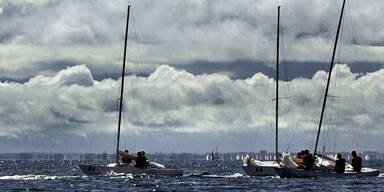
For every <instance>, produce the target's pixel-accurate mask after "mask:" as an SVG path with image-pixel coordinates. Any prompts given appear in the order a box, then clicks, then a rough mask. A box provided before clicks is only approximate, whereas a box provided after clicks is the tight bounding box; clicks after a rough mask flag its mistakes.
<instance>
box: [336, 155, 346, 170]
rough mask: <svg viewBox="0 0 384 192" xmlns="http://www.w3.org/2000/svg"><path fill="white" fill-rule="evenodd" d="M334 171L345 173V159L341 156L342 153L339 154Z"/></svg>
mask: <svg viewBox="0 0 384 192" xmlns="http://www.w3.org/2000/svg"><path fill="white" fill-rule="evenodd" d="M333 171H334V172H336V173H344V171H345V159H343V157H342V156H341V154H340V153H339V154H337V160H336V164H335V167H334V168H333Z"/></svg>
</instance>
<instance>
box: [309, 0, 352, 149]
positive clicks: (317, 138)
mask: <svg viewBox="0 0 384 192" xmlns="http://www.w3.org/2000/svg"><path fill="white" fill-rule="evenodd" d="M344 5H345V0H343V6H342V8H341V13H340V19H339V25H338V27H337V33H336V40H335V44H334V46H333V54H332V60H331V64H330V65H329V73H328V80H327V87H326V88H325V95H324V101H323V107H322V108H321V116H320V122H319V128H318V129H317V137H316V144H315V151H314V153H313V154H314V155H316V150H317V144H318V142H319V136H320V130H321V123H322V122H323V117H324V111H325V106H326V103H327V96H328V89H329V82H330V80H331V73H332V69H333V63H334V60H335V53H336V48H337V40H338V38H339V32H340V27H341V22H342V19H343V12H344Z"/></svg>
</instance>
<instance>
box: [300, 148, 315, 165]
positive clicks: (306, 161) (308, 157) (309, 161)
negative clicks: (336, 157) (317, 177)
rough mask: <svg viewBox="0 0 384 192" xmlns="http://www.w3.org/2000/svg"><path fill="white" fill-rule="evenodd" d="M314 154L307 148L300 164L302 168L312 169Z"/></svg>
mask: <svg viewBox="0 0 384 192" xmlns="http://www.w3.org/2000/svg"><path fill="white" fill-rule="evenodd" d="M313 163H314V160H313V156H312V154H310V153H309V150H308V149H306V150H305V151H304V153H303V156H302V162H301V163H300V165H299V168H300V169H305V170H310V169H312V168H313Z"/></svg>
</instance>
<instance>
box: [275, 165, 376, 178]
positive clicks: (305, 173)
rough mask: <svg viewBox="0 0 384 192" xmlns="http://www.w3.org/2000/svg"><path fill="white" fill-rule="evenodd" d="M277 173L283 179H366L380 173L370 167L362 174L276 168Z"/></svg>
mask: <svg viewBox="0 0 384 192" xmlns="http://www.w3.org/2000/svg"><path fill="white" fill-rule="evenodd" d="M275 171H276V173H277V174H278V175H279V177H281V178H310V177H366V176H378V175H379V171H378V170H377V169H372V168H368V167H363V168H362V169H361V171H360V172H354V171H353V170H345V172H344V173H335V172H333V171H331V170H324V169H316V168H313V169H311V170H304V169H296V168H286V167H278V168H275Z"/></svg>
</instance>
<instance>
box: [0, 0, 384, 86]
mask: <svg viewBox="0 0 384 192" xmlns="http://www.w3.org/2000/svg"><path fill="white" fill-rule="evenodd" d="M280 2H281V4H282V5H283V7H282V13H281V14H282V18H281V19H282V30H283V31H282V47H284V50H285V52H284V53H285V54H284V55H285V56H286V59H288V60H294V61H300V62H303V61H307V62H308V61H318V62H323V61H327V60H328V57H329V53H330V49H331V46H332V42H333V40H334V34H335V32H336V26H337V18H338V16H339V11H340V7H341V1H333V0H327V1H310V2H308V1H303V0H294V1H280ZM126 4H127V2H126V1H123V0H119V1H114V2H113V3H111V2H108V1H101V0H96V1H92V2H91V1H74V0H68V1H58V0H53V1H45V0H42V1H26V0H18V1H8V0H4V1H1V2H0V7H1V10H2V12H1V17H0V22H1V23H3V24H4V25H2V27H1V28H0V57H1V59H0V61H1V63H0V77H3V78H9V79H25V78H31V77H32V76H35V75H38V74H41V73H43V72H44V73H49V74H51V75H52V74H54V73H56V72H57V70H53V69H51V68H50V67H49V66H50V65H54V63H57V62H55V61H74V62H75V63H86V64H87V65H89V67H90V68H91V69H93V70H94V73H95V72H96V71H108V70H110V71H111V68H112V69H113V70H112V72H111V73H113V72H116V70H117V68H118V67H117V66H118V64H119V62H118V61H119V60H120V57H121V52H122V44H123V39H124V31H125V30H124V25H125V14H126ZM276 7H277V3H276V2H275V1H265V0H258V1H253V0H243V1H237V0H231V1H215V2H211V1H209V0H204V1H172V0H166V1H161V2H159V1H152V0H140V1H133V2H132V12H131V16H132V17H131V23H130V36H129V42H128V50H129V59H130V66H129V67H130V68H131V69H132V71H136V72H147V73H148V72H153V71H154V70H155V69H156V68H157V67H158V64H159V63H171V64H173V65H175V66H184V65H187V64H188V65H192V64H193V63H195V62H196V61H208V62H214V63H217V62H231V61H237V60H251V61H264V62H266V63H264V64H265V65H271V62H270V61H272V60H273V58H274V52H275V38H276V37H275V28H276V12H277V10H276ZM383 8H384V7H383V4H382V3H381V1H379V0H375V1H370V2H369V3H366V2H365V1H358V0H350V1H347V6H346V11H345V20H344V23H343V30H342V38H341V45H342V47H343V48H342V50H343V51H342V55H343V60H345V61H346V62H350V61H371V62H381V61H382V60H383V58H382V55H383V52H384V49H383V44H384V33H383V31H382V30H381V29H382V28H383V22H381V20H380V18H383V15H382V14H383V13H382V12H381V11H380V10H382V9H383ZM373 13H374V14H373ZM41 63H45V68H49V69H50V70H44V69H42V67H41ZM64 63H65V62H64ZM39 64H40V65H39ZM234 65H235V64H234ZM302 65H305V64H302ZM65 67H66V65H65V64H63V65H62V66H61V68H60V69H63V68H65ZM197 67H199V66H195V68H197ZM26 68H27V69H28V71H29V72H30V73H28V74H31V75H29V76H28V75H27V73H25V72H24V71H25V69H26ZM192 68H193V67H192ZM96 69H97V70H96ZM230 72H231V71H230Z"/></svg>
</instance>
